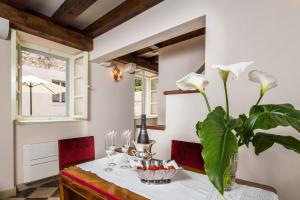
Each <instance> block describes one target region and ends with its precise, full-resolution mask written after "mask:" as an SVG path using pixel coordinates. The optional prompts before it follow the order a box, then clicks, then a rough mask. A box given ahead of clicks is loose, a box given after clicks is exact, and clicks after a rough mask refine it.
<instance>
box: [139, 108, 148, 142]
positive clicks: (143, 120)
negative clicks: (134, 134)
mask: <svg viewBox="0 0 300 200" xmlns="http://www.w3.org/2000/svg"><path fill="white" fill-rule="evenodd" d="M137 143H139V144H149V143H150V142H149V135H148V132H147V127H146V115H145V114H142V117H141V128H140V133H139V136H138V139H137Z"/></svg>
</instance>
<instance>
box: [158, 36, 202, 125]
mask: <svg viewBox="0 0 300 200" xmlns="http://www.w3.org/2000/svg"><path fill="white" fill-rule="evenodd" d="M158 63H159V73H158V79H159V80H158V124H165V112H166V98H165V95H164V94H163V92H164V91H166V90H177V89H178V88H177V86H176V84H175V82H176V81H177V80H179V79H180V78H182V77H183V76H185V75H186V74H188V73H190V72H196V71H197V70H198V69H199V68H200V67H201V66H202V65H203V64H204V63H205V37H204V36H201V37H197V38H193V39H190V40H187V41H184V42H180V43H177V44H174V45H171V46H168V47H165V48H162V49H160V51H159V62H158Z"/></svg>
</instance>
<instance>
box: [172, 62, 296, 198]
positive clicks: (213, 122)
mask: <svg viewBox="0 0 300 200" xmlns="http://www.w3.org/2000/svg"><path fill="white" fill-rule="evenodd" d="M251 64H252V62H241V63H237V64H232V65H213V66H212V67H213V68H215V69H218V70H219V73H220V75H221V78H222V80H223V84H224V90H225V99H226V108H225V109H224V108H223V107H222V106H217V107H216V108H214V109H213V110H212V109H211V106H210V104H209V101H208V98H207V96H206V93H205V87H206V86H207V85H208V80H206V79H205V77H204V76H203V75H201V74H196V73H189V74H188V75H186V76H185V77H183V78H182V79H180V80H178V81H177V82H176V84H177V86H178V87H179V88H180V89H181V90H195V89H196V90H198V91H199V92H200V94H201V95H202V96H203V97H204V99H205V102H206V105H207V108H208V111H209V113H208V114H207V116H206V118H205V119H204V120H203V121H199V122H198V123H197V124H196V130H197V131H196V132H197V135H198V137H199V139H200V143H201V144H202V145H203V150H202V156H203V159H204V162H205V164H204V167H205V172H206V174H207V176H208V178H209V180H210V181H211V183H212V184H213V185H214V187H215V188H216V189H217V190H218V191H219V192H220V193H221V194H223V193H224V190H230V189H231V187H232V185H233V183H234V180H235V172H236V166H237V154H238V149H239V147H241V146H243V145H246V146H247V147H249V144H252V145H253V147H254V149H255V154H256V155H259V154H260V153H261V152H263V151H265V150H267V149H268V148H270V147H271V146H272V145H273V144H274V143H277V144H280V145H282V146H283V147H285V148H286V149H289V150H293V151H295V152H297V153H300V141H299V140H297V139H296V138H294V137H292V136H285V135H284V136H282V135H275V134H270V133H266V132H265V131H264V130H270V129H272V128H276V127H278V126H285V127H286V126H291V127H293V128H294V129H295V130H297V131H298V132H300V111H299V110H296V109H295V108H294V106H293V105H291V104H264V105H261V104H260V101H261V99H262V98H263V96H264V95H265V93H266V92H267V91H269V90H270V89H272V88H274V87H276V86H277V81H276V79H275V78H274V77H273V76H271V75H270V74H267V73H265V72H262V71H258V70H254V71H251V72H250V73H249V80H250V81H253V82H256V83H259V84H260V95H259V98H258V100H257V102H256V104H255V105H253V106H252V107H251V108H250V111H249V113H248V115H246V114H241V115H239V116H238V117H233V116H231V115H230V112H229V97H228V93H227V80H228V77H229V76H230V75H233V78H234V79H238V77H239V76H240V74H241V73H242V72H243V71H244V70H245V69H246V67H248V66H249V65H251Z"/></svg>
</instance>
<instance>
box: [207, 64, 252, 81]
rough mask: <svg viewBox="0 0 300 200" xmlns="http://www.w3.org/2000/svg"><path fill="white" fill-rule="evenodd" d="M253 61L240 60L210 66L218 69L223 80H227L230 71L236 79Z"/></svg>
mask: <svg viewBox="0 0 300 200" xmlns="http://www.w3.org/2000/svg"><path fill="white" fill-rule="evenodd" d="M252 63H253V62H240V63H235V64H231V65H213V66H212V68H214V69H218V70H219V73H220V75H221V78H222V79H223V81H224V82H226V81H227V78H228V75H229V73H232V75H233V79H234V80H237V79H238V78H239V76H240V75H241V74H242V73H243V71H245V69H246V68H247V67H248V66H249V65H251V64H252Z"/></svg>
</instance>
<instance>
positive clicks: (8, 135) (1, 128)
mask: <svg viewBox="0 0 300 200" xmlns="http://www.w3.org/2000/svg"><path fill="white" fill-rule="evenodd" d="M0 52H1V53H0V60H1V65H0V89H1V98H0V161H1V162H0V191H3V190H10V189H13V188H14V161H13V155H14V153H13V123H12V120H11V114H10V113H11V112H10V111H11V110H10V109H11V95H10V87H11V86H10V83H11V80H10V41H7V40H2V39H0Z"/></svg>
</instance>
